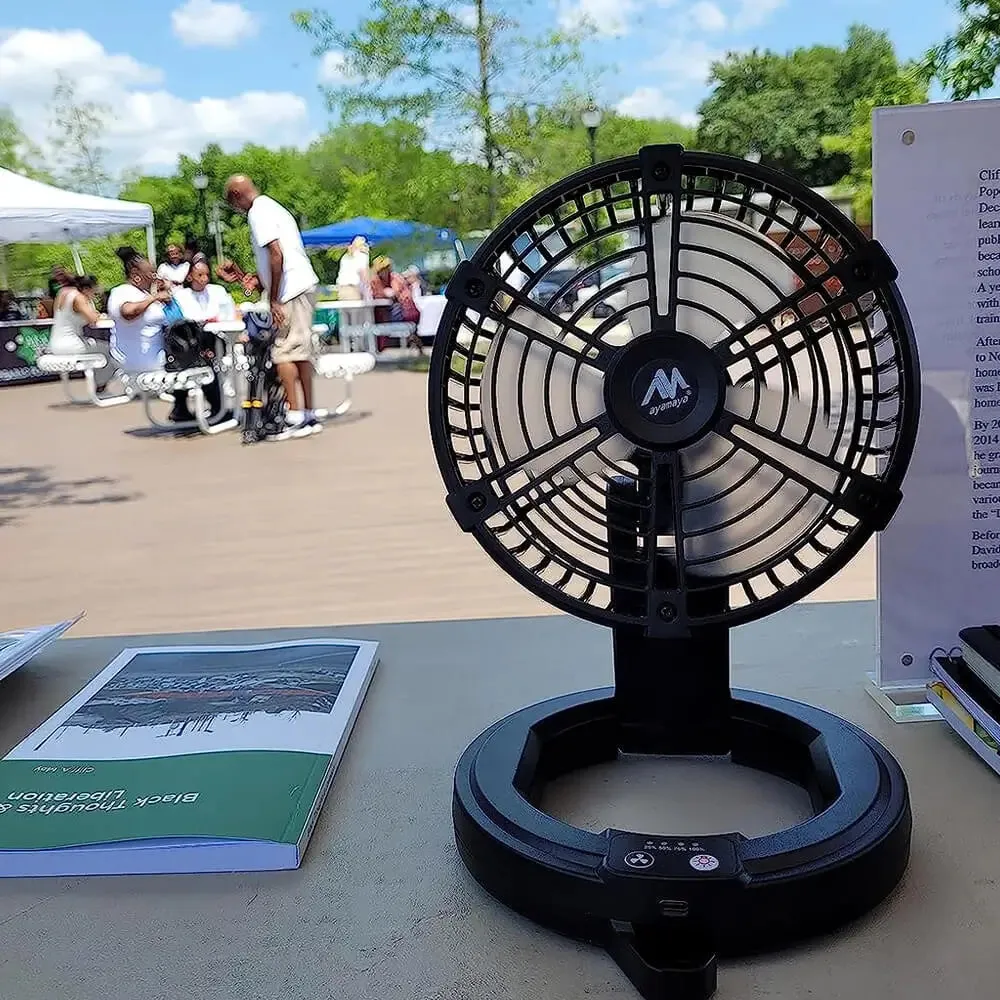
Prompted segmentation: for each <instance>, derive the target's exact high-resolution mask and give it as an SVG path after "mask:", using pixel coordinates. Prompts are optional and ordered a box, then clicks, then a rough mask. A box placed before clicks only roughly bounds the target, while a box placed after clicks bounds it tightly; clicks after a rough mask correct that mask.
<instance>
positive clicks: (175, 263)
mask: <svg viewBox="0 0 1000 1000" xmlns="http://www.w3.org/2000/svg"><path fill="white" fill-rule="evenodd" d="M190 270H191V264H190V263H189V262H188V261H186V260H185V259H184V251H183V250H182V249H181V247H180V246H179V245H178V244H177V243H170V244H168V245H167V259H166V260H165V261H164V262H163V263H162V264H161V265H160V266H159V267H158V268H157V269H156V276H157V277H158V278H162V279H163V280H164V281H165V282H168V283H169V284H170V285H173V286H178V285H182V284H183V283H184V281H185V280H186V279H187V276H188V274H189V272H190Z"/></svg>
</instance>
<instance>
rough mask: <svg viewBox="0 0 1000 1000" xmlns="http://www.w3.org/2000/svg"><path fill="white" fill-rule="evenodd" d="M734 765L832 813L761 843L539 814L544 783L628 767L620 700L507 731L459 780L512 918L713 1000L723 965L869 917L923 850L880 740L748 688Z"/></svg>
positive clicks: (738, 702) (465, 835) (596, 694)
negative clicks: (789, 786) (596, 827)
mask: <svg viewBox="0 0 1000 1000" xmlns="http://www.w3.org/2000/svg"><path fill="white" fill-rule="evenodd" d="M732 705H733V715H732V731H731V746H732V752H731V758H732V761H733V763H736V764H742V765H745V766H748V767H753V768H757V769H759V770H762V771H767V772H770V773H773V774H776V775H779V776H780V777H783V778H786V779H788V780H791V781H793V782H796V783H797V784H800V785H802V786H803V787H804V788H806V789H807V791H808V792H809V794H810V797H811V799H812V802H813V805H814V808H815V809H816V815H815V816H814V817H813V818H812V819H810V820H808V821H806V822H805V823H802V824H799V825H797V826H795V827H792V828H790V829H788V830H783V831H780V832H778V833H774V834H770V835H768V836H765V837H759V838H755V839H748V838H745V837H743V836H742V835H741V834H738V833H733V834H724V835H720V834H712V835H708V836H704V837H673V836H663V835H660V834H655V835H646V834H642V833H631V832H627V831H622V830H607V831H605V832H604V833H592V832H590V831H587V830H581V829H578V828H576V827H572V826H569V825H568V824H565V823H562V822H560V821H559V820H557V819H555V818H553V817H552V816H549V815H547V814H546V813H543V812H542V811H541V810H539V809H537V808H536V807H535V806H534V805H532V801H537V799H538V792H539V791H540V789H541V788H542V786H543V785H544V784H545V783H546V782H548V781H550V780H552V779H554V778H556V777H558V776H560V775H562V774H565V773H568V772H570V771H573V770H577V769H579V768H582V767H587V766H591V765H593V764H597V763H601V762H604V761H607V760H613V759H615V758H616V757H617V755H618V746H619V733H618V723H617V715H616V711H615V702H614V689H612V688H606V689H600V690H596V691H588V692H582V693H579V694H573V695H566V696H563V697H560V698H555V699H552V700H550V701H546V702H542V703H540V704H538V705H533V706H530V707H528V708H525V709H522V710H521V711H519V712H516V713H514V714H513V715H511V716H509V717H508V718H506V719H503V720H501V721H500V722H497V723H496V724H495V725H493V726H492V727H491V728H489V729H488V730H486V731H485V732H484V733H482V734H481V735H480V736H479V737H478V738H477V739H476V740H475V741H474V742H473V743H472V744H471V745H470V746H469V747H468V748H467V750H466V751H465V753H464V754H463V756H462V758H461V760H460V761H459V764H458V768H457V771H456V774H455V791H454V800H453V817H454V823H455V837H456V842H457V845H458V849H459V853H460V854H461V857H462V859H463V861H464V862H465V865H466V867H467V868H468V869H469V871H470V872H471V873H472V875H473V876H474V877H475V879H476V880H477V881H478V882H479V883H480V885H482V886H483V888H484V889H486V890H487V891H488V892H489V893H490V894H491V895H493V896H494V897H496V898H497V899H498V900H500V901H501V902H503V903H504V904H506V905H507V906H509V907H510V908H511V909H513V910H515V911H517V912H518V913H521V914H522V915H524V916H526V917H528V918H530V919H531V920H534V921H536V922H538V923H540V924H543V925H545V926H548V927H550V928H552V929H554V930H556V931H558V932H559V933H562V934H565V935H569V936H571V937H574V938H577V939H580V940H582V941H586V942H588V943H591V944H595V945H598V946H601V947H604V948H606V949H607V950H608V951H609V953H610V954H611V955H612V957H613V958H614V959H615V960H616V961H617V962H618V964H619V965H620V966H621V967H622V969H623V971H624V972H625V973H626V975H627V976H628V977H629V979H630V980H631V981H632V982H633V984H634V985H635V986H636V988H637V990H638V991H639V993H640V995H641V996H643V997H645V998H646V1000H666V998H667V997H669V998H670V1000H688V998H690V1000H704V998H707V997H710V996H711V995H712V994H713V993H714V992H715V988H716V956H734V955H741V954H744V955H745V954H752V953H755V952H761V951H767V950H774V949H778V948H782V947H785V946H788V945H791V944H793V943H794V942H796V941H798V940H801V939H803V938H806V937H810V936H813V935H817V934H820V933H824V932H829V931H832V930H834V929H836V928H838V927H840V926H842V925H843V924H845V923H846V922H848V921H850V920H852V919H854V918H856V917H858V916H860V915H862V914H864V913H866V912H867V911H869V910H870V909H872V908H873V907H874V906H875V905H876V904H878V903H879V902H881V901H882V900H883V899H884V898H885V897H886V896H887V895H888V893H889V892H890V891H891V890H892V889H893V887H894V886H895V885H896V884H897V883H898V882H899V880H900V878H901V877H902V875H903V872H904V871H905V869H906V865H907V862H908V859H909V850H910V827H911V817H910V804H909V794H908V791H907V786H906V779H905V777H904V776H903V772H902V770H901V769H900V767H899V765H898V764H897V763H896V761H895V759H894V758H893V757H892V756H891V755H890V754H889V752H888V751H887V750H886V749H885V748H884V747H883V746H882V745H881V744H879V743H878V742H877V741H876V740H875V739H873V738H872V737H871V736H869V735H868V734H867V733H865V732H863V731H862V730H860V729H858V728H857V727H855V726H853V725H852V724H851V723H849V722H846V721H845V720H843V719H840V718H837V717H836V716H834V715H830V714H829V713H827V712H824V711H821V710H819V709H816V708H812V707H809V706H806V705H802V704H800V703H798V702H794V701H790V700H788V699H784V698H778V697H774V696H772V695H765V694H760V693H756V692H749V691H734V692H733V701H732Z"/></svg>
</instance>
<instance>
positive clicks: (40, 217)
mask: <svg viewBox="0 0 1000 1000" xmlns="http://www.w3.org/2000/svg"><path fill="white" fill-rule="evenodd" d="M129 229H145V230H146V250H147V254H148V256H149V259H150V260H151V261H154V262H155V259H156V244H155V238H154V233H153V210H152V208H150V206H149V205H143V204H141V203H140V202H137V201H118V200H117V199H115V198H99V197H98V196H97V195H92V194H76V193H75V192H73V191H64V190H62V189H61V188H56V187H52V186H51V185H50V184H43V183H42V182H41V181H35V180H32V179H31V178H30V177H23V176H22V175H21V174H15V173H13V172H12V171H10V170H4V169H3V168H0V245H3V244H5V243H73V244H75V243H76V242H78V241H79V240H85V239H90V238H92V237H95V236H108V235H110V234H111V233H121V232H125V231H126V230H129ZM74 257H75V258H77V266H78V267H79V258H78V255H77V253H76V250H75V248H74Z"/></svg>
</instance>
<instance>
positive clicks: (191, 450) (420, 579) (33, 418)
mask: <svg viewBox="0 0 1000 1000" xmlns="http://www.w3.org/2000/svg"><path fill="white" fill-rule="evenodd" d="M317 385H318V390H319V394H320V404H321V405H322V404H323V403H325V402H331V403H332V402H335V401H336V398H337V392H338V389H339V386H340V384H339V383H328V382H325V381H322V380H320V381H318V383H317ZM426 385H427V383H426V375H423V374H418V373H414V372H407V371H399V370H388V371H377V372H375V373H373V374H371V375H368V376H365V377H364V378H362V379H360V380H359V381H358V382H357V383H356V388H355V400H356V406H355V410H354V411H353V414H352V415H350V416H348V417H347V418H346V419H345V420H344V421H343V422H342V423H334V424H331V425H328V426H327V428H326V430H325V432H324V433H323V434H321V435H319V436H318V437H314V438H307V439H305V440H301V441H289V442H283V443H281V444H260V445H257V446H255V447H251V448H244V447H242V446H241V445H240V443H239V439H238V438H237V437H236V436H235V435H232V434H223V435H220V436H217V437H215V438H204V437H200V436H199V437H187V438H174V437H171V436H169V435H168V436H165V437H164V436H151V435H150V434H149V432H148V431H147V430H146V428H145V421H144V416H143V413H142V410H141V408H140V407H139V406H137V405H128V406H121V407H116V408H112V409H105V410H97V409H91V408H85V407H72V408H71V407H69V406H65V405H62V403H61V400H62V395H61V391H60V389H59V387H58V386H57V385H53V384H48V385H41V386H28V387H16V388H15V387H7V388H3V389H0V428H2V430H0V592H2V594H3V606H2V607H3V610H2V613H0V629H2V628H14V627H21V626H27V625H32V624H40V623H42V622H50V621H56V620H58V619H61V618H64V617H69V616H71V615H74V614H75V613H77V612H78V611H80V610H85V611H86V612H87V617H86V618H85V619H84V620H83V621H81V622H80V623H79V624H78V625H77V626H76V627H75V628H74V630H73V634H74V635H78V636H82V635H117V634H129V633H137V632H187V631H195V630H204V629H227V628H253V627H264V626H274V627H283V626H312V625H344V624H360V623H367V622H381V621H387V622H399V621H430V620H439V619H462V618H488V617H498V616H519V615H536V614H545V613H547V611H548V608H547V606H546V605H544V604H543V603H542V602H540V601H538V600H536V599H535V598H534V597H532V596H531V595H530V594H528V593H527V592H525V591H524V590H522V588H520V587H519V586H518V585H517V584H516V583H514V582H513V581H512V580H510V579H509V578H508V577H507V576H506V575H505V574H504V573H503V572H502V571H501V570H499V569H498V568H496V567H495V566H494V564H493V562H492V561H491V560H490V559H489V558H488V557H487V556H486V555H485V554H484V553H483V552H482V551H481V550H480V548H479V546H478V545H477V544H476V543H475V542H474V541H473V540H472V539H470V538H468V537H466V536H465V535H463V533H462V532H461V531H460V530H459V529H458V527H457V526H456V525H455V523H454V521H453V520H452V518H451V515H450V514H449V513H448V511H447V510H446V508H445V505H444V498H443V488H442V485H441V481H440V478H439V476H438V473H437V467H436V465H435V463H434V458H433V455H432V453H431V447H430V439H429V434H428V430H427V419H426ZM164 539H169V540H170V541H169V542H168V543H164V541H163V540H164ZM873 572H874V563H873V559H872V555H871V552H870V551H866V552H865V553H863V554H862V556H860V557H859V558H858V559H857V560H856V561H855V563H854V565H852V566H851V567H850V568H849V569H848V570H847V571H846V572H844V573H843V574H842V575H841V576H840V578H838V579H837V580H835V581H833V582H832V583H831V584H830V585H828V586H827V587H825V588H823V590H822V591H821V592H819V593H818V594H816V595H815V597H814V599H825V600H858V599H870V598H871V597H872V596H873V594H874V579H873Z"/></svg>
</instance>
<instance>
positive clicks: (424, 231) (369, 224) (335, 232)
mask: <svg viewBox="0 0 1000 1000" xmlns="http://www.w3.org/2000/svg"><path fill="white" fill-rule="evenodd" d="M355 236H363V237H364V238H365V239H366V240H368V242H369V243H372V244H378V243H396V242H399V241H402V240H414V239H416V240H421V241H426V242H435V243H451V242H452V241H453V240H454V234H453V233H452V232H451V230H450V229H438V228H436V227H435V226H428V225H426V224H425V223H423V222H403V221H401V220H399V219H369V218H368V217H367V216H359V217H358V218H356V219H345V220H344V221H343V222H334V223H331V224H330V225H329V226H320V227H319V228H318V229H307V230H306V231H305V232H304V233H303V234H302V242H303V243H304V244H305V246H306V247H307V248H309V249H312V250H328V249H330V248H332V247H346V246H348V245H349V244H350V242H351V240H353V239H354V237H355Z"/></svg>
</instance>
